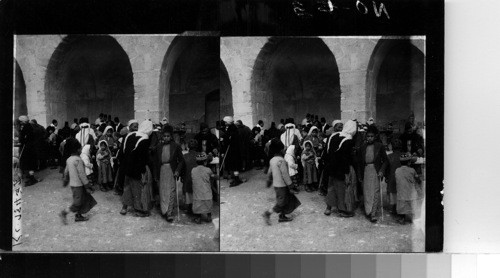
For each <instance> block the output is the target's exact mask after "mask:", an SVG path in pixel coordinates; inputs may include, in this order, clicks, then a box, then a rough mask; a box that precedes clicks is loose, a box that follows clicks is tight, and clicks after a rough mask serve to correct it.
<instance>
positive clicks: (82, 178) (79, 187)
mask: <svg viewBox="0 0 500 278" xmlns="http://www.w3.org/2000/svg"><path fill="white" fill-rule="evenodd" d="M66 148H67V149H68V151H69V152H70V153H71V156H70V157H69V158H68V159H67V160H66V168H65V170H64V179H63V186H64V187H66V186H68V185H69V186H70V187H71V191H72V192H73V204H72V205H71V206H70V207H69V208H68V209H64V210H62V211H61V213H60V214H59V216H60V217H61V220H62V222H63V224H64V225H66V224H67V219H66V216H67V215H68V213H69V212H70V211H71V212H74V213H76V215H75V222H79V221H87V220H88V217H85V216H83V215H82V214H85V213H87V212H89V211H90V210H91V209H92V208H93V207H94V206H95V205H96V204H97V202H96V201H95V199H94V198H93V197H92V195H90V194H89V192H88V191H87V190H89V181H88V180H87V176H86V175H85V166H84V163H83V160H82V159H81V158H80V153H81V150H82V145H80V143H79V142H78V141H77V140H76V139H74V138H71V139H68V140H67V141H66Z"/></svg>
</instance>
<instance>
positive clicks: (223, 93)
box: [219, 61, 234, 119]
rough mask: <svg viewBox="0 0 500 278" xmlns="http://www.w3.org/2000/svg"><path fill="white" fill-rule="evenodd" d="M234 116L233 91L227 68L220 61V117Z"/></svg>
mask: <svg viewBox="0 0 500 278" xmlns="http://www.w3.org/2000/svg"><path fill="white" fill-rule="evenodd" d="M227 115H234V110H233V89H232V87H231V81H230V80H229V74H228V73H227V69H226V66H224V63H222V61H220V115H219V119H220V117H224V116H227Z"/></svg>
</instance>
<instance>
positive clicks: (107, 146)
mask: <svg viewBox="0 0 500 278" xmlns="http://www.w3.org/2000/svg"><path fill="white" fill-rule="evenodd" d="M101 143H104V144H105V145H106V151H107V152H108V153H109V155H110V156H111V151H110V150H109V145H108V142H106V140H101V141H99V144H98V145H97V146H98V147H99V149H100V148H101Z"/></svg>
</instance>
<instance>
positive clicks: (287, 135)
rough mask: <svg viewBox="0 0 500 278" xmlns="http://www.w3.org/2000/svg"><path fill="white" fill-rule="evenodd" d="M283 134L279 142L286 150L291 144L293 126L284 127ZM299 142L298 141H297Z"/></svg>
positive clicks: (290, 124) (293, 132) (293, 131)
mask: <svg viewBox="0 0 500 278" xmlns="http://www.w3.org/2000/svg"><path fill="white" fill-rule="evenodd" d="M285 128H286V130H285V132H284V133H283V134H281V138H280V139H281V142H282V143H283V145H285V148H288V147H289V146H290V145H291V144H292V143H293V136H294V135H295V125H294V124H292V123H289V124H286V125H285ZM299 140H300V139H299Z"/></svg>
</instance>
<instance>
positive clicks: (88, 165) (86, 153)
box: [80, 144, 94, 187]
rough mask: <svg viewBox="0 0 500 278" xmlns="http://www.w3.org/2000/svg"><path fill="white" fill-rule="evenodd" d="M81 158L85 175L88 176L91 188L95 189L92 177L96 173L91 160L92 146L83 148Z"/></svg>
mask: <svg viewBox="0 0 500 278" xmlns="http://www.w3.org/2000/svg"><path fill="white" fill-rule="evenodd" d="M80 158H81V159H82V161H83V164H84V166H85V174H86V175H87V179H88V180H89V184H90V186H91V187H93V184H92V180H93V178H92V175H93V173H94V171H93V170H92V168H93V165H92V162H91V161H92V160H91V155H90V145H89V144H87V145H85V146H84V147H83V149H82V153H81V154H80Z"/></svg>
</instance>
